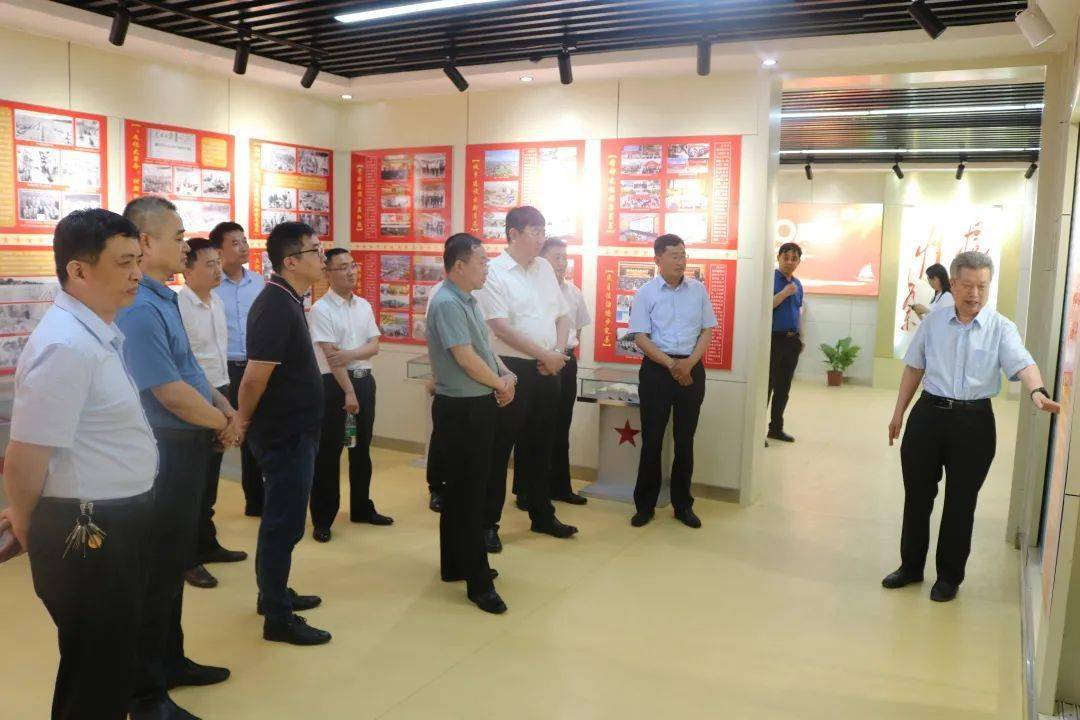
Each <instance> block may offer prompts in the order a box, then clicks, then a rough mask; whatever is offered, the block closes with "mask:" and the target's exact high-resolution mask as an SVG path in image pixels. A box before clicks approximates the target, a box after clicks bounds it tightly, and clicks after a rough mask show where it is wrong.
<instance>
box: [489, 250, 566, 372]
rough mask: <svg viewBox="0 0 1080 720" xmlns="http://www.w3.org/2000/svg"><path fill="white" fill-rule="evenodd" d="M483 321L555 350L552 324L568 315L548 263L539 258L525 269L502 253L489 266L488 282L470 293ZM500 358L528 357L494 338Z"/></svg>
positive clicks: (556, 338)
mask: <svg viewBox="0 0 1080 720" xmlns="http://www.w3.org/2000/svg"><path fill="white" fill-rule="evenodd" d="M473 295H474V296H475V297H476V300H477V302H479V303H480V310H481V312H483V313H484V319H485V320H496V319H501V320H506V321H507V322H508V323H509V324H510V327H511V328H513V329H514V330H517V331H518V332H519V333H521V334H522V335H524V336H525V337H527V338H528V339H529V340H531V341H532V342H534V343H536V344H537V345H539V346H540V347H542V348H544V349H545V350H555V349H556V347H555V344H556V342H557V340H558V336H557V333H556V331H555V323H556V322H558V320H559V318H561V317H563V316H564V315H570V314H571V313H570V306H569V305H568V304H567V302H566V298H565V297H564V296H563V293H562V290H561V289H560V288H559V280H558V278H556V277H555V271H554V270H553V269H552V268H551V263H549V262H548V261H547V260H545V259H544V258H542V257H538V258H536V259H535V260H533V261H532V263H531V264H530V265H529V266H528V267H525V266H523V265H520V264H519V263H518V261H517V260H515V259H514V258H513V257H511V256H510V253H508V252H506V251H505V250H504V251H503V252H502V254H501V255H499V256H498V257H497V258H495V259H494V260H492V261H491V262H490V263H488V276H487V282H486V283H484V287H482V288H481V289H479V290H476V291H475V292H473ZM491 345H492V347H493V348H494V350H495V352H496V353H498V354H499V355H505V356H508V357H516V358H529V356H528V355H526V354H524V353H522V352H520V351H518V350H515V349H514V348H512V347H510V346H509V345H507V344H506V343H504V342H503V341H502V340H500V339H498V338H497V337H492V342H491Z"/></svg>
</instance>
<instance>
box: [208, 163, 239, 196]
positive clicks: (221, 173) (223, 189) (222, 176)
mask: <svg viewBox="0 0 1080 720" xmlns="http://www.w3.org/2000/svg"><path fill="white" fill-rule="evenodd" d="M231 195H232V173H230V172H229V171H228V170H205V169H204V170H203V171H202V197H216V198H228V197H230V196H231Z"/></svg>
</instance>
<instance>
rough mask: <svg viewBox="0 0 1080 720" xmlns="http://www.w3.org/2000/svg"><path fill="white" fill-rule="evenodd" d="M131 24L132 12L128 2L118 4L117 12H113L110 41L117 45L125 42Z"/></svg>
mask: <svg viewBox="0 0 1080 720" xmlns="http://www.w3.org/2000/svg"><path fill="white" fill-rule="evenodd" d="M130 24H131V13H130V12H128V9H127V3H124V2H119V3H117V4H116V12H115V13H113V18H112V28H111V29H110V30H109V42H111V43H112V44H113V45H116V46H117V47H120V46H121V45H123V44H124V39H125V38H127V31H128V25H130Z"/></svg>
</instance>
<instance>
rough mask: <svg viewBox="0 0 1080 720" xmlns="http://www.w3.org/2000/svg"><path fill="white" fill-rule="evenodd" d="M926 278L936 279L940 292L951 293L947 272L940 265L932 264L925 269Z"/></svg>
mask: <svg viewBox="0 0 1080 720" xmlns="http://www.w3.org/2000/svg"><path fill="white" fill-rule="evenodd" d="M926 277H927V278H937V279H938V282H940V283H941V292H943V293H947V292H952V287H951V286H950V285H949V271H948V270H946V269H945V266H944V265H942V264H941V263H934V264H933V265H931V266H930V267H928V268H926Z"/></svg>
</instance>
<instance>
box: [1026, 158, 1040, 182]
mask: <svg viewBox="0 0 1080 720" xmlns="http://www.w3.org/2000/svg"><path fill="white" fill-rule="evenodd" d="M1038 169H1039V163H1037V162H1032V163H1031V164H1030V165H1028V169H1027V170H1025V171H1024V179H1025V180H1030V179H1031V178H1032V176H1034V175H1035V173H1036V172H1037V171H1038Z"/></svg>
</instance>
